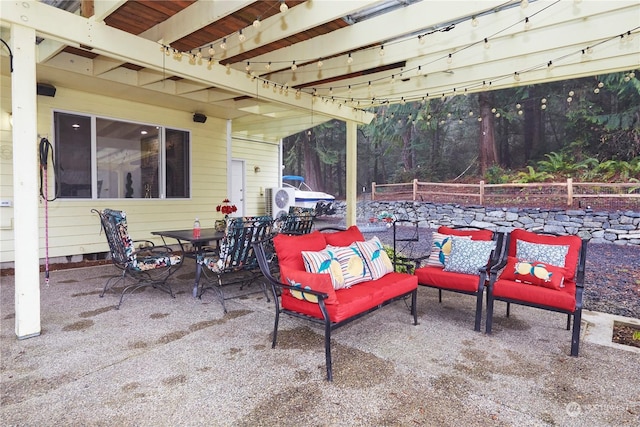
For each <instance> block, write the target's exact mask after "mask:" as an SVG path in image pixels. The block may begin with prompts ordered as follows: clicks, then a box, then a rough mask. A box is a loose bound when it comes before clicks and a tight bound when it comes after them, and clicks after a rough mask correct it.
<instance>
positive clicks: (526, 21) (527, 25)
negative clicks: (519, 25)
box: [524, 16, 531, 31]
mask: <svg viewBox="0 0 640 427" xmlns="http://www.w3.org/2000/svg"><path fill="white" fill-rule="evenodd" d="M530 29H531V21H529V17H528V16H527V17H526V18H524V30H525V31H529V30H530Z"/></svg>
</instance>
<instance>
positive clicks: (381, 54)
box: [379, 45, 384, 56]
mask: <svg viewBox="0 0 640 427" xmlns="http://www.w3.org/2000/svg"><path fill="white" fill-rule="evenodd" d="M379 55H380V56H384V45H381V46H380V53H379Z"/></svg>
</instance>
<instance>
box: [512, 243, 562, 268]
mask: <svg viewBox="0 0 640 427" xmlns="http://www.w3.org/2000/svg"><path fill="white" fill-rule="evenodd" d="M567 252H569V245H545V244H543V243H530V242H525V241H524V240H516V258H518V259H519V260H523V261H538V262H541V263H543V264H551V265H555V266H557V267H564V263H565V259H566V257H567Z"/></svg>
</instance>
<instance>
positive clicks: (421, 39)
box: [418, 35, 424, 44]
mask: <svg viewBox="0 0 640 427" xmlns="http://www.w3.org/2000/svg"><path fill="white" fill-rule="evenodd" d="M418 43H420V44H424V37H423V36H422V35H420V36H418Z"/></svg>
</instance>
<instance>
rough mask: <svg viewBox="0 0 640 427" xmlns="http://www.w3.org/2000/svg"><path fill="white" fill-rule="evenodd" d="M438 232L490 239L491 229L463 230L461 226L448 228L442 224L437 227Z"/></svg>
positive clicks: (491, 235)
mask: <svg viewBox="0 0 640 427" xmlns="http://www.w3.org/2000/svg"><path fill="white" fill-rule="evenodd" d="M438 233H440V234H449V235H452V236H470V237H471V240H491V239H493V231H491V230H465V229H463V228H461V229H458V228H450V227H447V226H444V225H441V226H440V227H438Z"/></svg>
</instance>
